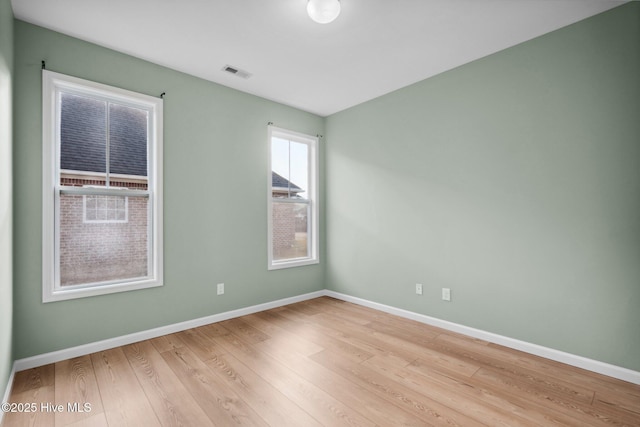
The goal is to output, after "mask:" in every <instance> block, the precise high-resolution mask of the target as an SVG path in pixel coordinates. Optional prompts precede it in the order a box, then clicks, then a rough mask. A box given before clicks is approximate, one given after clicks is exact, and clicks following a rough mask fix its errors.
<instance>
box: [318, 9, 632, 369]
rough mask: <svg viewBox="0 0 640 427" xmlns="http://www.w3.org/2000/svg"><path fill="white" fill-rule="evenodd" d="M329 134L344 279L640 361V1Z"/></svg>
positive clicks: (403, 97)
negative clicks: (444, 295) (446, 294)
mask: <svg viewBox="0 0 640 427" xmlns="http://www.w3.org/2000/svg"><path fill="white" fill-rule="evenodd" d="M326 132H327V135H328V140H327V147H326V150H327V154H326V155H327V169H326V179H327V182H326V185H327V206H328V208H327V245H328V259H327V284H328V287H329V288H330V289H333V290H336V291H339V292H344V293H346V294H349V295H353V296H357V297H362V298H366V299H369V300H373V301H377V302H381V303H384V304H388V305H391V306H395V307H400V308H404V309H408V310H411V311H414V312H419V313H424V314H426V315H430V316H434V317H437V318H440V319H445V320H449V321H453V322H457V323H460V324H463V325H468V326H470V327H474V328H479V329H482V330H486V331H491V332H494V333H498V334H501V335H505V336H508V337H513V338H516V339H520V340H524V341H528V342H531V343H536V344H540V345H543V346H547V347H551V348H555V349H559V350H562V351H567V352H570V353H573V354H577V355H582V356H585V357H588V358H592V359H596V360H600V361H604V362H608V363H612V364H614V365H618V366H623V367H627V368H630V369H634V370H640V309H639V307H640V3H637V2H632V3H630V4H626V5H624V6H621V7H619V8H616V9H613V10H611V11H608V12H606V13H603V14H601V15H598V16H595V17H592V18H590V19H587V20H585V21H582V22H579V23H577V24H575V25H571V26H569V27H565V28H563V29H560V30H558V31H555V32H553V33H550V34H547V35H545V36H542V37H539V38H537V39H534V40H531V41H529V42H526V43H523V44H521V45H518V46H515V47H513V48H510V49H507V50H505V51H501V52H499V53H496V54H494V55H491V56H489V57H486V58H483V59H481V60H478V61H475V62H473V63H470V64H467V65H464V66H462V67H459V68H457V69H455V70H452V71H449V72H446V73H443V74H441V75H438V76H435V77H433V78H430V79H427V80H424V81H422V82H420V83H417V84H415V85H412V86H410V87H407V88H404V89H401V90H398V91H396V92H394V93H391V94H388V95H386V96H383V97H380V98H377V99H375V100H372V101H370V102H367V103H364V104H361V105H358V106H356V107H354V108H351V109H349V110H345V111H343V112H340V113H338V114H335V115H332V116H330V117H329V118H328V119H327V124H326ZM416 283H422V284H423V285H424V295H422V296H416V295H415V284H416ZM442 287H449V288H451V292H452V302H450V303H446V302H443V301H441V300H440V288H442Z"/></svg>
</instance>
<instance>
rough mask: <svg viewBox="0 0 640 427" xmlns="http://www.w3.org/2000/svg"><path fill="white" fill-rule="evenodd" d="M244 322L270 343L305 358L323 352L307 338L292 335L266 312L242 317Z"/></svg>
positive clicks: (320, 347) (321, 348) (271, 314)
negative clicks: (264, 334) (277, 344)
mask: <svg viewBox="0 0 640 427" xmlns="http://www.w3.org/2000/svg"><path fill="white" fill-rule="evenodd" d="M243 319H244V321H245V322H247V323H248V324H250V325H252V326H253V327H255V328H256V329H259V330H261V331H263V332H265V333H266V334H267V335H269V337H270V338H269V341H270V342H277V343H280V344H282V345H283V346H286V347H288V348H294V349H295V351H296V352H298V353H301V354H304V355H306V356H308V355H311V354H314V353H317V352H319V351H322V350H324V347H322V346H319V345H318V344H315V343H314V342H312V341H310V340H309V339H308V337H306V336H304V335H300V334H294V333H291V332H289V331H288V330H287V329H285V328H283V327H282V326H280V325H278V324H277V321H274V316H273V313H270V312H268V311H266V312H262V313H254V314H250V315H248V316H244V317H243Z"/></svg>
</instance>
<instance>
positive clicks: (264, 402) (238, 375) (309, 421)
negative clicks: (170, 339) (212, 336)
mask: <svg viewBox="0 0 640 427" xmlns="http://www.w3.org/2000/svg"><path fill="white" fill-rule="evenodd" d="M206 364H207V366H209V367H210V368H211V370H212V371H213V372H215V373H217V374H218V376H219V377H220V378H222V379H223V380H224V381H225V382H226V383H227V384H228V385H229V387H230V388H232V389H233V391H234V392H236V393H237V394H238V395H239V396H240V397H241V398H242V399H243V400H244V401H245V402H246V403H247V404H248V405H249V406H251V407H252V408H253V409H254V410H255V411H256V412H257V413H259V414H261V416H262V418H264V420H265V421H266V422H267V423H268V424H269V425H271V426H279V427H287V426H289V427H299V426H305V427H306V426H309V427H320V426H321V424H320V423H318V422H317V421H316V420H315V419H314V418H313V417H312V416H311V415H309V414H308V413H306V412H305V411H304V410H302V409H301V408H300V407H299V406H298V405H296V404H295V403H293V402H292V401H291V400H289V399H288V398H287V397H286V396H285V395H283V394H282V393H280V391H278V390H277V389H276V388H274V387H273V386H272V385H271V384H269V383H268V382H267V381H265V380H264V379H263V378H262V377H260V376H259V375H257V374H256V373H255V372H254V371H253V370H252V369H250V368H249V367H247V366H246V365H245V364H244V363H242V362H240V361H239V360H238V359H236V358H235V357H234V356H232V355H230V354H225V355H224V356H219V357H217V358H214V359H210V360H208V361H207V362H206ZM254 368H255V367H254ZM257 369H258V370H259V367H258V368H257Z"/></svg>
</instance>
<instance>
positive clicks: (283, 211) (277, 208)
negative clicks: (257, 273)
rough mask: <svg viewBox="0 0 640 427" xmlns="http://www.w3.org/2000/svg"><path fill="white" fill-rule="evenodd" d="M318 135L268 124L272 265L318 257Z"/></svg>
mask: <svg viewBox="0 0 640 427" xmlns="http://www.w3.org/2000/svg"><path fill="white" fill-rule="evenodd" d="M317 145H318V138H316V137H312V136H308V135H303V134H299V133H296V132H292V131H288V130H284V129H279V128H275V127H272V126H270V127H269V154H270V155H269V177H268V182H269V187H268V201H269V203H268V216H269V219H268V224H269V226H268V228H269V239H268V240H269V266H268V267H269V269H278V268H286V267H296V266H301V265H308V264H316V263H318V262H319V259H318V200H317V194H318V182H317V181H318V177H317V169H318V168H317V158H318V156H317Z"/></svg>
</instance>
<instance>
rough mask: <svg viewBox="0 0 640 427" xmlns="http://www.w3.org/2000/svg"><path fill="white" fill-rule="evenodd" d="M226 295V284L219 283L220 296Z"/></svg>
mask: <svg viewBox="0 0 640 427" xmlns="http://www.w3.org/2000/svg"><path fill="white" fill-rule="evenodd" d="M223 294H224V283H218V295H223Z"/></svg>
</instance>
